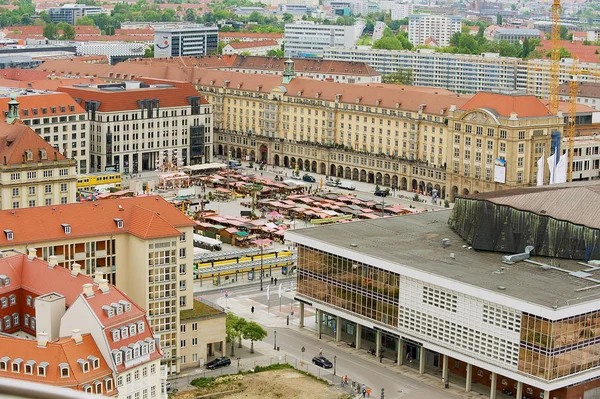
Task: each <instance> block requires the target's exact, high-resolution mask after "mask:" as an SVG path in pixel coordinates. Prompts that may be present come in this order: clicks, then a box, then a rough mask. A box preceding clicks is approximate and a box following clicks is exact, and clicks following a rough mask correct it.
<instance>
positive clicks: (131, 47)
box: [77, 37, 149, 65]
mask: <svg viewBox="0 0 600 399" xmlns="http://www.w3.org/2000/svg"><path fill="white" fill-rule="evenodd" d="M131 40H132V41H130V42H101V41H97V42H92V41H90V42H78V43H77V55H105V56H106V57H107V58H108V62H109V64H111V65H114V64H116V63H118V62H121V61H124V60H126V59H129V58H141V57H143V56H144V52H145V51H146V48H147V47H149V44H146V43H145V42H143V41H141V42H139V41H136V38H135V37H132V38H131Z"/></svg>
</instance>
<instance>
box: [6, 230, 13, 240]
mask: <svg viewBox="0 0 600 399" xmlns="http://www.w3.org/2000/svg"><path fill="white" fill-rule="evenodd" d="M4 235H6V240H7V241H12V240H13V239H14V238H15V233H13V231H12V230H4Z"/></svg>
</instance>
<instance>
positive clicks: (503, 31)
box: [493, 28, 542, 43]
mask: <svg viewBox="0 0 600 399" xmlns="http://www.w3.org/2000/svg"><path fill="white" fill-rule="evenodd" d="M493 38H494V40H495V41H497V42H499V41H502V40H505V41H507V42H509V43H518V42H523V41H524V40H525V39H541V38H542V32H540V31H539V30H537V29H525V28H523V29H522V28H497V29H496V30H494V32H493Z"/></svg>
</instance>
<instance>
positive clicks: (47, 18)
mask: <svg viewBox="0 0 600 399" xmlns="http://www.w3.org/2000/svg"><path fill="white" fill-rule="evenodd" d="M39 17H40V19H41V20H42V21H44V22H45V23H47V24H49V23H50V22H52V20H51V19H50V16H49V15H48V13H47V12H46V11H42V12H41V13H40V15H39Z"/></svg>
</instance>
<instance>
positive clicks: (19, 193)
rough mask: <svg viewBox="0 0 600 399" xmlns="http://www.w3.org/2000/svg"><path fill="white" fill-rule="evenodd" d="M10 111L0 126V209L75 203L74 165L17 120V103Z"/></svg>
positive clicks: (13, 104) (12, 104)
mask: <svg viewBox="0 0 600 399" xmlns="http://www.w3.org/2000/svg"><path fill="white" fill-rule="evenodd" d="M10 107H11V108H10V111H9V112H8V118H7V122H10V123H1V124H0V209H17V208H31V207H36V206H42V205H56V204H68V203H73V202H75V197H76V187H75V185H76V182H77V175H76V161H75V160H71V159H67V158H65V157H64V156H63V155H62V154H61V153H60V152H59V151H58V150H57V149H55V148H54V147H52V146H50V144H48V143H47V142H46V141H44V139H42V138H41V137H40V136H38V135H37V134H36V133H35V132H34V131H33V130H31V129H30V128H29V127H28V126H26V125H24V124H23V123H22V122H21V121H19V120H18V119H16V115H18V102H17V101H16V100H14V99H13V100H11V102H10Z"/></svg>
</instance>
